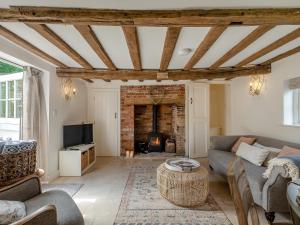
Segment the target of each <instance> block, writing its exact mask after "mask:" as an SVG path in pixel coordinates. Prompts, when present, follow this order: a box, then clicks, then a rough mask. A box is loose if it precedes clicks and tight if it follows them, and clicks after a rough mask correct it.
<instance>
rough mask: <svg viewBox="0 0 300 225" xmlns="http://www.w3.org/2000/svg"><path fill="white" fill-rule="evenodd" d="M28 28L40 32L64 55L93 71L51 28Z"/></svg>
mask: <svg viewBox="0 0 300 225" xmlns="http://www.w3.org/2000/svg"><path fill="white" fill-rule="evenodd" d="M27 26H29V27H30V28H32V29H33V30H35V31H36V32H38V33H39V34H40V35H42V36H43V37H44V38H45V39H47V40H48V41H49V42H51V43H52V44H54V45H55V46H56V47H58V48H59V49H60V50H62V51H63V52H64V53H66V54H67V55H68V56H69V57H71V58H72V59H73V60H74V61H75V62H77V63H78V64H80V65H81V66H82V67H84V68H86V69H92V68H93V67H92V65H91V64H89V63H88V61H86V60H85V59H84V58H83V57H82V56H81V55H79V54H78V53H77V52H76V51H75V50H74V49H73V48H71V47H70V46H69V45H68V44H67V43H66V42H65V41H64V40H63V39H61V38H60V37H59V36H58V35H57V34H56V33H54V32H53V31H52V30H51V29H50V28H49V27H47V26H46V25H45V24H30V23H28V24H27Z"/></svg>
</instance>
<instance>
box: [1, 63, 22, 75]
mask: <svg viewBox="0 0 300 225" xmlns="http://www.w3.org/2000/svg"><path fill="white" fill-rule="evenodd" d="M20 72H23V69H22V68H20V67H16V66H13V65H11V64H8V63H5V62H2V61H0V75H5V74H11V73H20Z"/></svg>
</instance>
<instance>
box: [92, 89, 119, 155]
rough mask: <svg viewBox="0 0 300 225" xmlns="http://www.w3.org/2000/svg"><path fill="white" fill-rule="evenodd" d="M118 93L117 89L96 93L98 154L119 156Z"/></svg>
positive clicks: (96, 141)
mask: <svg viewBox="0 0 300 225" xmlns="http://www.w3.org/2000/svg"><path fill="white" fill-rule="evenodd" d="M118 93H119V92H118V91H116V90H101V91H97V92H96V93H95V103H94V121H95V126H94V138H95V144H96V155H97V156H118V152H119V151H118V146H119V144H118V143H119V135H118V115H119V113H118V109H119V107H118V104H119V103H118V102H119V101H118Z"/></svg>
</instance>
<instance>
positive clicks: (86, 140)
mask: <svg viewBox="0 0 300 225" xmlns="http://www.w3.org/2000/svg"><path fill="white" fill-rule="evenodd" d="M91 143H93V124H92V123H87V124H83V144H91Z"/></svg>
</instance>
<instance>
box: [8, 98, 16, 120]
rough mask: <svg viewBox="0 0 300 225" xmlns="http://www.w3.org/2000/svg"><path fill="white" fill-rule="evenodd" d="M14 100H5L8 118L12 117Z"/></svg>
mask: <svg viewBox="0 0 300 225" xmlns="http://www.w3.org/2000/svg"><path fill="white" fill-rule="evenodd" d="M14 109H15V107H14V100H8V101H7V117H8V118H14V112H15V110H14Z"/></svg>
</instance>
